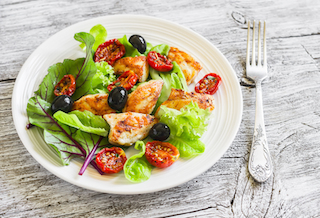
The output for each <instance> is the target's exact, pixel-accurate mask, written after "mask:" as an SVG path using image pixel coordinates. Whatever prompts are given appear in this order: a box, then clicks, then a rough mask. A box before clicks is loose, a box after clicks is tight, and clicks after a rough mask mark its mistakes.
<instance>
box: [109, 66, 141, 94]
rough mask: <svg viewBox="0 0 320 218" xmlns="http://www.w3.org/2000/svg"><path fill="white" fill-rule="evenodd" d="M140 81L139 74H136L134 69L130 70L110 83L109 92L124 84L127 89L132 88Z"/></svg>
mask: <svg viewBox="0 0 320 218" xmlns="http://www.w3.org/2000/svg"><path fill="white" fill-rule="evenodd" d="M137 81H138V75H137V74H135V73H134V72H133V71H132V70H128V71H126V72H124V73H123V74H121V76H119V78H118V79H116V80H115V81H114V82H113V83H111V84H110V85H108V87H107V89H108V90H109V92H110V91H111V90H112V89H114V88H115V87H118V86H122V87H123V88H125V89H126V90H130V89H131V88H132V87H133V86H134V85H135V84H136V83H137Z"/></svg>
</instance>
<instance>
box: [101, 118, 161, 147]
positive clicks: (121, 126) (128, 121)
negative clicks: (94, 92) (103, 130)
mask: <svg viewBox="0 0 320 218" xmlns="http://www.w3.org/2000/svg"><path fill="white" fill-rule="evenodd" d="M103 118H104V119H105V120H106V121H107V122H108V124H109V125H110V132H109V136H108V137H109V142H110V143H111V144H113V145H125V146H130V145H132V144H133V143H135V142H136V141H138V140H142V139H144V138H146V137H147V136H148V134H149V131H150V129H151V127H152V126H153V125H154V124H156V123H157V122H158V121H157V119H156V118H155V117H154V116H151V115H149V114H141V113H134V112H125V113H119V114H106V115H104V116H103Z"/></svg>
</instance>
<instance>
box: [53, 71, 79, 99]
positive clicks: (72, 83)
mask: <svg viewBox="0 0 320 218" xmlns="http://www.w3.org/2000/svg"><path fill="white" fill-rule="evenodd" d="M75 91H76V80H75V78H74V76H72V75H71V74H68V75H64V76H63V77H62V79H61V80H60V82H58V83H57V85H56V86H55V87H54V91H53V93H54V94H55V95H56V96H60V95H68V96H71V95H73V93H74V92H75Z"/></svg>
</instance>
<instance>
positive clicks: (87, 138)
mask: <svg viewBox="0 0 320 218" xmlns="http://www.w3.org/2000/svg"><path fill="white" fill-rule="evenodd" d="M75 139H76V140H77V141H78V142H79V143H80V145H81V146H82V147H83V148H84V150H85V151H86V153H87V155H86V157H85V160H84V163H83V165H82V167H81V169H80V171H79V175H82V174H83V173H84V171H85V170H86V168H87V167H88V165H89V163H90V162H91V161H93V160H94V157H95V156H96V154H97V153H98V152H99V151H100V150H101V149H102V148H104V147H106V146H107V145H109V142H108V139H107V138H104V137H102V136H97V135H95V134H89V133H86V132H83V131H81V130H78V131H77V132H76V136H75Z"/></svg>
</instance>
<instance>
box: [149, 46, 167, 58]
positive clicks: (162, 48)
mask: <svg viewBox="0 0 320 218" xmlns="http://www.w3.org/2000/svg"><path fill="white" fill-rule="evenodd" d="M169 50H170V46H169V45H167V44H159V45H156V46H154V47H152V48H151V49H150V51H155V52H158V53H160V54H162V55H165V56H168V53H169Z"/></svg>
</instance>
